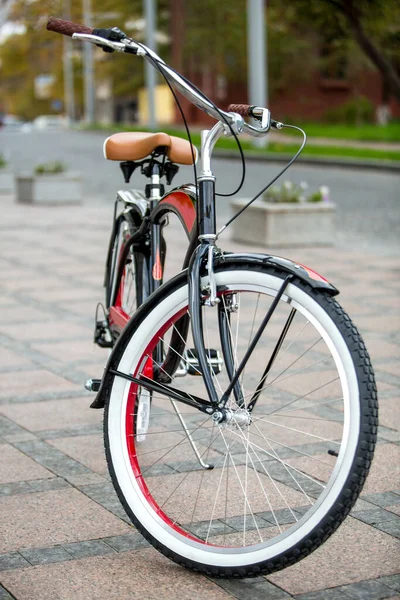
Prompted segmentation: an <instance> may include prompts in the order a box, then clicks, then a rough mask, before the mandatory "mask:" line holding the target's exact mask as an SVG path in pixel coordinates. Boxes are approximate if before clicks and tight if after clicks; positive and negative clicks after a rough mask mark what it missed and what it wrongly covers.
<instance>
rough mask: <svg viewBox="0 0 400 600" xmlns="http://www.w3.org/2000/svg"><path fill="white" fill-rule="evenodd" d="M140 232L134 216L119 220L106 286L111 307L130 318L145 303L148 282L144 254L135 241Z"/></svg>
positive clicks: (108, 305) (108, 303) (108, 304)
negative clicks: (135, 235) (144, 288)
mask: <svg viewBox="0 0 400 600" xmlns="http://www.w3.org/2000/svg"><path fill="white" fill-rule="evenodd" d="M137 231H138V226H137V225H136V223H135V222H134V220H133V219H132V217H128V216H127V217H126V218H125V217H121V218H120V219H119V220H118V223H117V229H116V233H115V237H114V243H113V248H112V251H111V255H110V266H109V275H108V282H107V286H106V302H107V308H108V309H109V308H110V307H111V306H115V307H117V308H119V309H121V310H122V311H123V312H124V313H125V314H126V315H128V316H129V317H131V316H132V315H133V313H134V312H135V310H136V309H137V308H138V306H140V304H141V303H142V302H143V296H144V290H143V285H148V284H147V282H146V281H145V280H144V279H143V270H144V268H145V264H144V256H143V254H141V253H140V252H137V251H136V247H135V243H132V241H131V240H132V236H133V235H134V234H135V233H136V232H137Z"/></svg>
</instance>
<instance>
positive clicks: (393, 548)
mask: <svg viewBox="0 0 400 600" xmlns="http://www.w3.org/2000/svg"><path fill="white" fill-rule="evenodd" d="M399 554H400V541H399V540H397V539H395V538H394V537H392V536H390V535H388V534H387V533H384V532H382V531H379V530H378V529H375V528H374V527H371V526H370V525H367V524H366V523H362V522H361V521H358V520H357V519H354V518H353V517H348V518H347V519H346V521H345V522H344V523H343V524H342V525H341V526H340V527H339V529H338V530H337V532H336V533H335V534H334V535H333V536H332V537H331V538H329V540H328V541H327V542H325V543H324V544H323V545H322V546H321V547H320V548H318V550H316V551H315V552H313V553H312V554H311V555H310V556H308V557H307V558H305V559H304V560H302V561H300V562H299V563H297V564H295V565H293V566H292V567H288V568H287V569H285V570H284V571H281V572H279V573H275V574H273V575H270V576H268V580H269V581H271V582H272V583H274V584H275V585H278V586H280V587H281V588H283V589H284V590H285V591H287V592H289V593H291V594H306V593H310V592H316V591H320V590H323V589H326V588H331V587H339V586H343V585H348V584H351V583H354V582H355V581H360V580H365V579H367V578H374V579H375V578H377V577H379V576H383V575H393V574H394V573H397V570H398V567H399V562H398V556H399Z"/></svg>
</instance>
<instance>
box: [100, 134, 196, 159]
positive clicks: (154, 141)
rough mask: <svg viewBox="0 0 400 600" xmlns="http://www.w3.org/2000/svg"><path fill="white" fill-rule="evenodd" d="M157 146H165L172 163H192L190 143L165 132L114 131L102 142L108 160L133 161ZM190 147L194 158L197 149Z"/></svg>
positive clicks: (146, 154)
mask: <svg viewBox="0 0 400 600" xmlns="http://www.w3.org/2000/svg"><path fill="white" fill-rule="evenodd" d="M157 148H166V149H167V152H166V153H167V157H168V158H169V160H170V161H171V162H173V163H176V164H178V165H192V164H193V156H192V150H191V144H190V143H189V142H188V141H187V140H184V139H182V138H179V137H175V136H172V135H168V134H167V133H145V132H141V131H140V132H127V133H114V134H113V135H111V136H110V137H108V138H107V139H106V141H105V142H104V156H105V158H107V159H108V160H118V161H135V160H141V159H142V158H145V157H146V156H148V155H149V154H151V153H152V152H153V151H154V150H156V149H157ZM192 148H193V152H194V156H195V158H196V157H197V150H196V148H195V147H194V146H192Z"/></svg>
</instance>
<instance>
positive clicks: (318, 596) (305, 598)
mask: <svg viewBox="0 0 400 600" xmlns="http://www.w3.org/2000/svg"><path fill="white" fill-rule="evenodd" d="M294 598H295V599H296V600H349V596H348V595H347V594H345V593H344V592H343V591H342V588H330V589H328V590H320V591H318V592H309V593H308V594H300V595H298V596H297V595H296V596H294Z"/></svg>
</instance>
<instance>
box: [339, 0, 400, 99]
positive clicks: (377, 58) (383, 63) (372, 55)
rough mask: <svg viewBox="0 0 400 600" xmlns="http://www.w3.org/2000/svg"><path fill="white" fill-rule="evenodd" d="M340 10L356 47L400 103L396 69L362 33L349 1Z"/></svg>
mask: <svg viewBox="0 0 400 600" xmlns="http://www.w3.org/2000/svg"><path fill="white" fill-rule="evenodd" d="M341 8H342V11H343V13H344V15H345V16H346V19H347V22H348V24H349V26H350V28H351V30H352V31H353V35H354V37H355V39H356V41H357V43H358V45H359V46H360V48H361V49H362V50H363V52H364V53H365V54H366V55H367V56H368V58H369V59H370V60H371V61H372V62H373V64H374V65H375V66H376V67H377V68H378V70H379V71H380V72H381V74H382V76H383V78H384V79H385V81H386V83H387V84H388V85H389V87H390V89H391V92H392V94H393V95H394V96H395V97H396V99H397V100H398V101H399V102H400V77H399V75H398V73H397V71H396V69H395V68H394V67H393V65H392V64H391V63H390V61H389V60H388V59H387V58H386V56H384V54H383V53H382V52H381V51H380V50H379V49H378V48H377V47H376V46H375V44H374V43H373V42H372V41H371V40H370V38H369V37H368V35H367V34H366V32H365V31H364V29H363V27H362V24H361V21H360V19H359V16H358V15H357V14H356V11H355V10H354V8H353V6H352V2H351V0H347V1H345V2H343V4H342V5H341Z"/></svg>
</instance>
